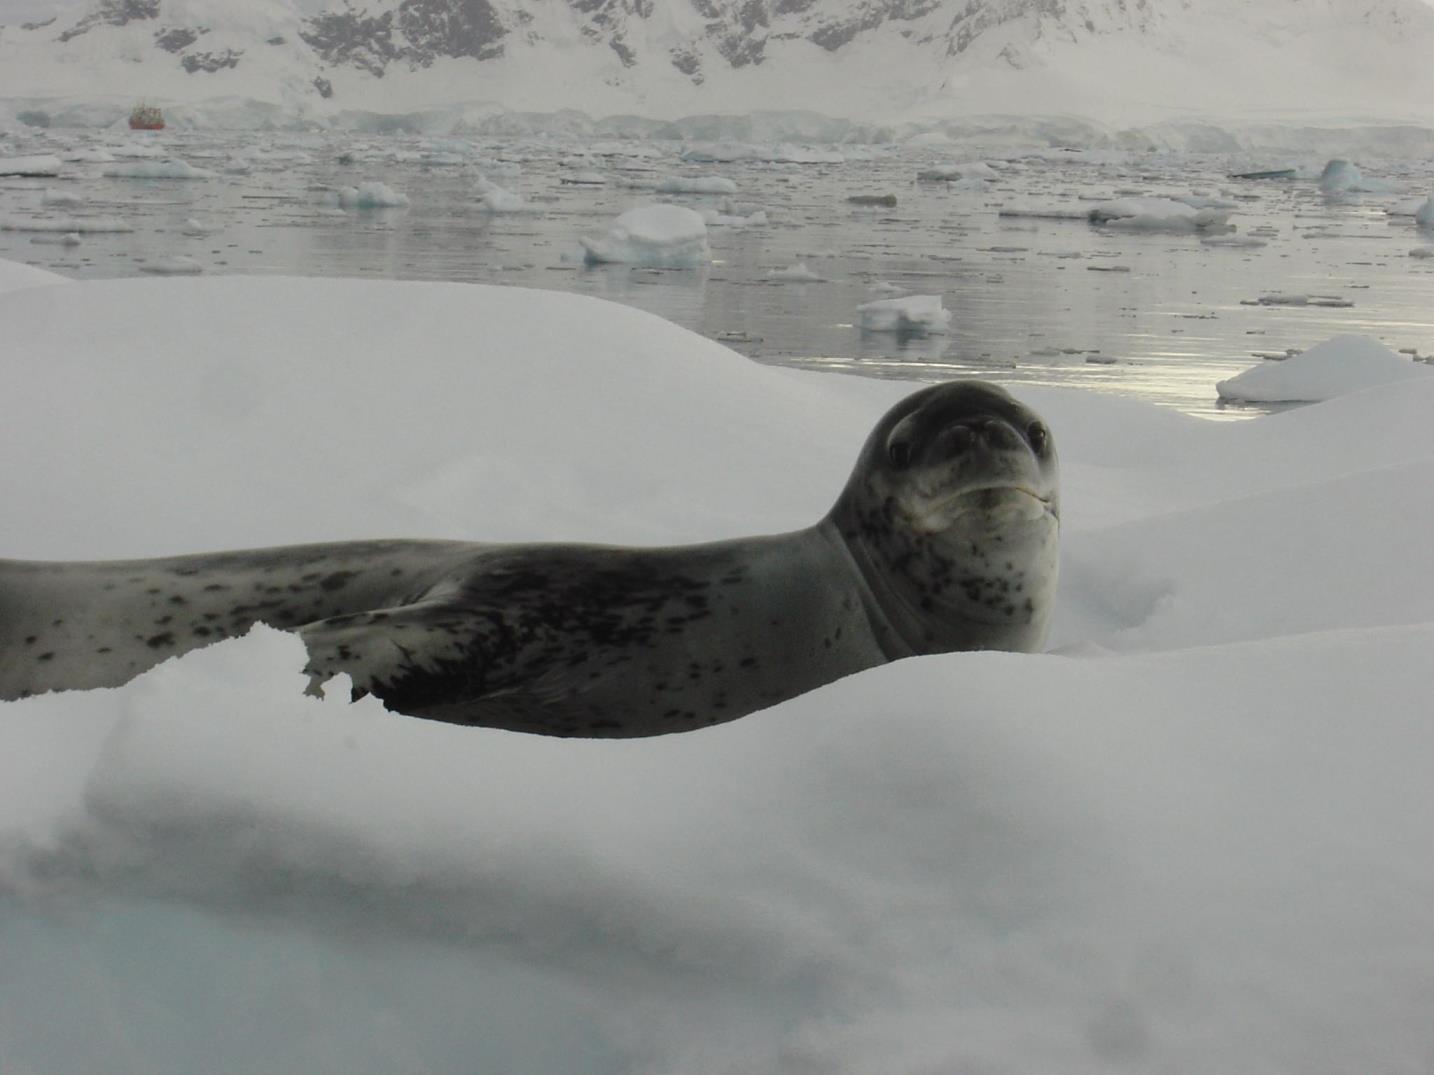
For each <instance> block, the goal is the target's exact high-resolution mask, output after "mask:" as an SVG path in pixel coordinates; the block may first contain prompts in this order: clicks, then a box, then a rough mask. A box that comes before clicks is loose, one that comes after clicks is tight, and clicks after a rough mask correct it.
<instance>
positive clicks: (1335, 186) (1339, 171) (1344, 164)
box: [1319, 158, 1364, 194]
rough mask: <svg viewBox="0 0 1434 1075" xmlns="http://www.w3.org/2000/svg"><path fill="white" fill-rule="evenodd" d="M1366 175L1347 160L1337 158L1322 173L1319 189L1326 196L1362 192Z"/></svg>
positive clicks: (1328, 163) (1326, 165) (1327, 164)
mask: <svg viewBox="0 0 1434 1075" xmlns="http://www.w3.org/2000/svg"><path fill="white" fill-rule="evenodd" d="M1363 182H1364V175H1363V173H1361V172H1360V170H1359V169H1358V168H1357V167H1355V165H1353V164H1351V163H1350V162H1349V161H1347V160H1343V159H1340V158H1336V159H1334V160H1331V161H1329V162H1327V163H1326V164H1325V166H1324V171H1322V172H1320V176H1319V189H1320V190H1322V191H1324V192H1325V193H1326V194H1342V193H1344V192H1345V191H1352V190H1360V189H1362V188H1361V184H1362V183H1363Z"/></svg>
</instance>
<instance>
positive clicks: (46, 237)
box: [30, 231, 80, 246]
mask: <svg viewBox="0 0 1434 1075" xmlns="http://www.w3.org/2000/svg"><path fill="white" fill-rule="evenodd" d="M30 242H32V243H34V244H35V245H36V246H79V245H80V233H79V232H77V231H67V232H64V233H61V232H57V231H42V232H38V233H36V234H35V235H32V236H31V237H30Z"/></svg>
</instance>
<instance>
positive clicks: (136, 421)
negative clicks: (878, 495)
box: [0, 263, 1434, 1075]
mask: <svg viewBox="0 0 1434 1075" xmlns="http://www.w3.org/2000/svg"><path fill="white" fill-rule="evenodd" d="M17 268H18V269H19V270H21V271H22V273H23V275H26V276H34V275H36V274H34V273H33V271H32V270H26V269H24V267H23V266H21V267H17ZM10 271H11V270H10V269H9V268H8V267H7V266H6V265H5V264H3V263H0V280H3V279H4V278H5V277H6V276H7V275H9V272H10ZM38 275H40V276H41V277H42V278H43V277H44V276H46V275H47V274H38ZM33 282H34V281H31V283H33ZM0 286H2V285H0ZM156 311H162V316H156V314H155V312H156ZM0 325H3V330H0V350H7V349H8V351H9V352H10V353H13V354H16V355H20V356H23V357H24V358H25V361H23V362H11V363H9V364H8V366H7V370H6V373H7V377H8V378H9V380H8V381H7V384H6V390H5V391H0V456H3V457H4V458H6V459H8V460H21V461H23V465H11V466H7V467H0V496H3V498H4V501H5V504H6V512H7V514H6V522H5V535H6V536H5V547H4V549H3V550H0V555H4V556H27V557H35V558H50V559H84V558H90V557H95V556H98V557H127V556H144V555H163V554H167V553H174V552H181V551H194V550H199V549H218V548H232V547H236V546H239V547H245V546H254V545H259V544H286V543H298V542H306V541H317V540H328V539H353V538H371V537H374V536H376V535H379V534H393V533H403V534H405V535H411V536H414V537H419V538H455V537H456V538H465V539H474V540H497V541H531V540H551V539H555V538H558V539H575V540H591V541H600V542H615V543H619V544H670V543H676V542H687V541H702V540H711V539H713V538H716V537H725V536H730V535H738V534H751V533H775V532H779V531H782V530H786V529H791V528H793V527H796V526H804V525H808V524H809V523H810V522H812V521H813V520H814V519H816V518H819V517H820V515H821V513H822V512H824V511H825V510H826V509H827V508H828V507H829V505H830V502H831V498H832V496H834V495H835V493H836V491H837V490H839V489H840V488H841V487H842V484H843V483H844V482H845V481H846V479H847V476H848V473H849V470H850V467H851V463H852V460H853V458H854V457H855V455H856V453H857V451H858V450H859V446H860V445H861V443H862V441H863V438H865V437H866V436H867V435H868V433H869V432H870V429H871V427H872V423H873V422H874V421H875V419H876V416H877V415H879V414H881V413H882V412H883V411H884V410H885V409H886V408H887V407H889V406H890V405H891V404H893V403H894V402H895V401H896V400H897V399H898V398H900V397H901V396H903V395H904V394H906V393H907V392H909V391H911V390H912V389H913V388H914V387H916V386H915V385H913V384H911V383H907V382H898V381H884V380H879V379H873V378H865V377H844V376H836V375H829V374H817V373H811V372H804V371H795V370H789V369H778V368H774V367H770V366H763V365H760V364H758V363H754V362H750V361H747V360H745V359H743V358H741V357H740V356H739V355H736V354H735V353H733V352H732V351H731V350H729V349H728V348H725V347H722V346H721V345H719V344H717V343H714V342H713V341H711V340H707V339H704V338H702V337H700V336H698V335H696V334H694V333H691V332H685V331H682V330H679V329H677V328H676V327H675V326H673V325H671V324H670V323H668V322H665V321H663V320H662V319H660V318H657V317H654V316H652V315H650V314H646V313H643V312H642V311H639V310H635V309H632V308H629V307H624V306H619V305H616V304H613V303H607V302H601V301H598V300H595V299H592V298H588V297H584V296H580V295H572V294H559V293H551V292H549V293H545V292H539V291H534V290H530V289H525V288H495V287H483V286H465V285H458V284H451V283H446V284H420V283H397V282H389V281H362V280H335V279H295V278H257V277H213V276H201V277H197V278H187V279H127V280H87V281H82V282H76V283H67V284H64V285H63V286H56V287H31V288H30V289H29V290H28V291H26V292H21V293H17V294H12V295H8V296H3V297H0ZM475 325H481V326H482V331H481V332H477V333H475V331H474V326H475ZM97 341H99V344H102V347H100V346H99V344H97ZM196 341H202V344H203V346H196ZM97 354H98V355H99V357H100V358H102V360H98V361H97ZM396 355H398V356H402V357H403V369H402V375H401V376H395V374H394V370H395V356H396ZM1294 361H1298V359H1292V360H1291V362H1294ZM1288 364H1289V363H1285V364H1284V365H1288ZM1091 372H1093V373H1095V372H1097V371H1095V370H1094V369H1092V371H1091ZM80 383H83V384H85V385H86V386H87V389H88V390H87V391H84V392H77V391H75V390H74V386H75V385H76V384H80ZM435 385H441V386H442V390H441V391H435V390H434V386H435ZM375 386H381V389H382V390H381V391H375ZM1010 387H1011V388H1012V390H1013V391H1014V392H1015V393H1016V394H1017V395H1018V396H1020V397H1021V398H1022V399H1024V400H1026V401H1028V402H1030V403H1031V404H1032V405H1033V406H1034V407H1035V408H1036V409H1037V410H1038V411H1039V412H1040V413H1041V414H1042V416H1043V417H1045V418H1046V419H1047V420H1048V422H1049V424H1050V426H1051V428H1052V429H1053V430H1055V431H1056V437H1057V440H1058V447H1059V451H1060V455H1061V460H1062V581H1061V595H1060V600H1059V602H1058V612H1057V622H1056V624H1055V625H1054V627H1053V636H1052V644H1053V645H1054V646H1056V647H1059V648H1060V650H1061V655H1059V656H1057V655H1042V654H1011V653H981V652H976V653H955V654H945V655H938V656H930V657H915V658H910V659H906V660H901V661H897V662H895V663H892V664H889V665H886V666H884V667H881V668H876V669H872V670H870V671H868V672H863V673H861V674H858V675H854V676H851V677H848V678H846V679H844V680H841V681H840V682H837V683H832V684H829V685H828V686H826V687H824V688H821V689H820V690H818V691H814V692H812V693H811V694H807V695H804V696H802V697H799V698H796V699H793V700H791V701H790V702H787V703H784V704H782V705H780V706H777V707H775V708H773V709H771V710H768V711H766V712H763V713H759V714H754V715H752V716H750V717H747V718H744V719H742V720H739V721H735V722H732V723H731V724H726V725H722V726H719V727H717V728H713V729H708V730H706V731H702V732H696V733H692V734H691V735H682V736H672V737H665V738H663V739H658V740H649V741H642V740H637V741H582V740H562V741H554V740H549V739H545V738H543V737H539V736H524V735H516V734H512V733H505V732H498V731H494V730H492V729H483V728H460V727H454V726H448V725H441V724H436V723H433V722H427V721H416V720H409V719H405V718H402V717H399V716H396V715H394V714H391V713H388V712H385V711H384V710H383V709H382V708H381V707H380V706H379V705H378V704H377V703H376V702H375V701H374V699H372V698H368V699H363V700H360V701H359V702H358V703H352V704H351V703H350V702H349V700H348V692H347V691H345V690H343V689H342V685H341V684H339V683H335V684H333V685H332V687H331V689H330V690H329V691H328V693H327V696H326V697H324V698H318V697H311V696H308V695H305V694H304V684H305V677H304V675H303V673H302V668H303V664H304V660H305V655H304V653H303V646H302V643H301V642H300V640H299V639H297V638H295V637H294V636H293V635H289V634H283V633H280V632H276V631H273V630H269V629H256V630H254V631H253V632H251V633H250V634H249V635H248V636H246V637H244V638H241V639H235V640H232V641H230V642H226V643H222V644H220V645H218V646H215V647H212V648H210V649H207V650H201V651H196V652H194V653H190V654H188V655H186V656H184V657H181V658H179V659H177V660H174V661H170V662H167V663H165V664H164V665H161V666H160V667H158V668H156V669H153V670H152V671H151V672H150V673H148V674H146V675H145V676H144V677H142V678H141V679H139V680H136V681H135V682H133V683H131V684H128V685H126V686H124V687H121V688H117V689H114V690H102V691H87V692H66V693H58V694H48V695H44V696H41V697H35V698H29V699H24V700H19V701H13V702H4V703H0V948H3V957H4V958H3V961H0V1013H3V1017H0V1056H3V1057H4V1061H3V1066H4V1067H5V1070H6V1071H9V1070H11V1069H14V1070H15V1071H17V1072H46V1073H52V1072H53V1073H59V1072H95V1071H104V1072H106V1073H113V1075H146V1073H150V1072H157V1071H166V1072H167V1071H196V1072H198V1071H209V1070H214V1069H215V1068H216V1067H220V1068H223V1069H224V1070H226V1071H233V1072H258V1071H296V1070H302V1071H305V1072H310V1073H314V1075H339V1073H342V1075H387V1073H391V1072H394V1071H425V1072H435V1073H437V1072H475V1071H481V1072H490V1071H492V1072H510V1073H514V1075H534V1073H551V1072H601V1073H604V1075H618V1073H623V1075H631V1073H635V1072H646V1073H658V1072H683V1073H703V1075H707V1073H716V1072H764V1073H766V1072H772V1073H777V1072H781V1073H793V1072H822V1073H830V1075H865V1073H871V1072H879V1073H882V1075H887V1073H892V1075H896V1073H900V1075H910V1073H915V1072H942V1073H945V1072H953V1071H977V1070H980V1071H1014V1072H1046V1071H1059V1072H1073V1073H1074V1072H1078V1073H1081V1075H1095V1073H1108V1072H1111V1071H1124V1072H1181V1073H1184V1075H1228V1073H1229V1072H1231V1071H1239V1072H1290V1071H1299V1072H1361V1073H1362V1072H1385V1071H1399V1072H1404V1071H1409V1072H1414V1071H1418V1070H1422V1068H1423V1066H1424V1065H1423V1063H1422V1061H1423V1060H1424V1059H1425V1058H1426V1056H1427V1054H1428V1050H1429V1045H1430V1040H1431V1039H1430V1030H1429V1019H1428V1009H1429V998H1430V996H1434V906H1431V902H1430V900H1429V899H1428V893H1429V891H1430V890H1431V886H1434V864H1431V861H1430V856H1429V855H1428V853H1427V849H1428V848H1429V847H1430V846H1431V844H1434V795H1431V793H1430V790H1429V783H1430V781H1429V758H1430V757H1431V755H1434V723H1431V721H1430V720H1429V718H1428V709H1429V683H1428V679H1429V677H1428V674H1427V665H1428V654H1429V652H1430V650H1431V647H1434V568H1431V565H1430V558H1429V556H1428V548H1427V546H1428V541H1429V538H1428V535H1429V534H1430V533H1434V498H1431V497H1430V496H1429V495H1427V490H1429V489H1430V488H1434V464H1431V455H1430V452H1431V447H1434V429H1431V424H1430V422H1429V415H1430V413H1431V411H1434V379H1431V378H1429V377H1427V376H1426V377H1423V378H1411V379H1410V380H1408V381H1404V382H1400V383H1397V384H1393V385H1386V386H1376V387H1372V388H1368V389H1365V390H1363V391H1358V392H1353V393H1350V394H1347V395H1343V396H1340V397H1338V398H1335V399H1332V400H1329V401H1327V402H1324V403H1320V404H1317V405H1314V406H1310V407H1301V408H1295V409H1291V410H1289V411H1286V412H1284V413H1280V414H1276V415H1270V416H1263V417H1259V418H1255V419H1253V420H1251V421H1246V422H1232V423H1215V422H1203V421H1200V420H1197V419H1193V418H1190V417H1188V416H1185V415H1181V414H1177V413H1174V412H1171V411H1168V410H1164V409H1162V408H1159V407H1156V406H1152V405H1150V404H1148V403H1143V402H1140V401H1138V400H1133V399H1128V398H1119V397H1116V396H1112V395H1106V394H1103V393H1099V392H1091V391H1081V390H1074V389H1056V388H1048V387H1044V386H1041V385H1036V384H1017V383H1014V382H1011V383H1010ZM37 403H38V404H43V405H37ZM774 460H779V461H780V465H774ZM475 505H480V506H481V510H479V511H476V512H475V509H474V506H475ZM96 519H103V520H104V525H103V526H96V525H95V520H96ZM1291 893H1296V894H1297V895H1298V898H1297V899H1292V898H1291ZM1312 1028H1313V1029H1312ZM216 1057H218V1058H219V1062H218V1063H217V1064H216V1059H215V1058H216Z"/></svg>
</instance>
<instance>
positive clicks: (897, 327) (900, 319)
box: [856, 295, 951, 336]
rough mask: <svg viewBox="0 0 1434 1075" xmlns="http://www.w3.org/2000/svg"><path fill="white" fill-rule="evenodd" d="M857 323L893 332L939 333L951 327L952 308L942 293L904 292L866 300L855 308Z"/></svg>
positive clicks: (901, 333) (871, 328)
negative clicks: (918, 293) (891, 297)
mask: <svg viewBox="0 0 1434 1075" xmlns="http://www.w3.org/2000/svg"><path fill="white" fill-rule="evenodd" d="M856 313H857V327H858V328H860V329H861V330H862V331H863V332H894V333H896V334H897V335H903V336H930V335H940V334H942V333H945V332H947V331H948V329H947V325H948V323H949V322H950V320H951V311H949V310H947V309H946V308H945V307H944V306H942V304H941V296H940V295H904V296H902V297H900V298H894V299H877V300H875V301H874V302H864V303H862V304H861V305H860V306H858V307H857V308H856Z"/></svg>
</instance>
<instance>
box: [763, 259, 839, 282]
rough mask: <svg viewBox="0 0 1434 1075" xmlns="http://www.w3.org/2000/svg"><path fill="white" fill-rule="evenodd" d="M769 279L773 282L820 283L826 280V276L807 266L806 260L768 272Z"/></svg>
mask: <svg viewBox="0 0 1434 1075" xmlns="http://www.w3.org/2000/svg"><path fill="white" fill-rule="evenodd" d="M767 279H768V280H771V281H772V282H773V283H790V284H820V283H825V282H826V277H825V276H822V275H821V274H820V273H816V272H813V271H812V270H811V269H809V268H807V263H806V262H805V261H799V262H797V263H796V264H795V265H789V266H788V267H787V268H785V269H772V270H771V271H770V272H768V273H767Z"/></svg>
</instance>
